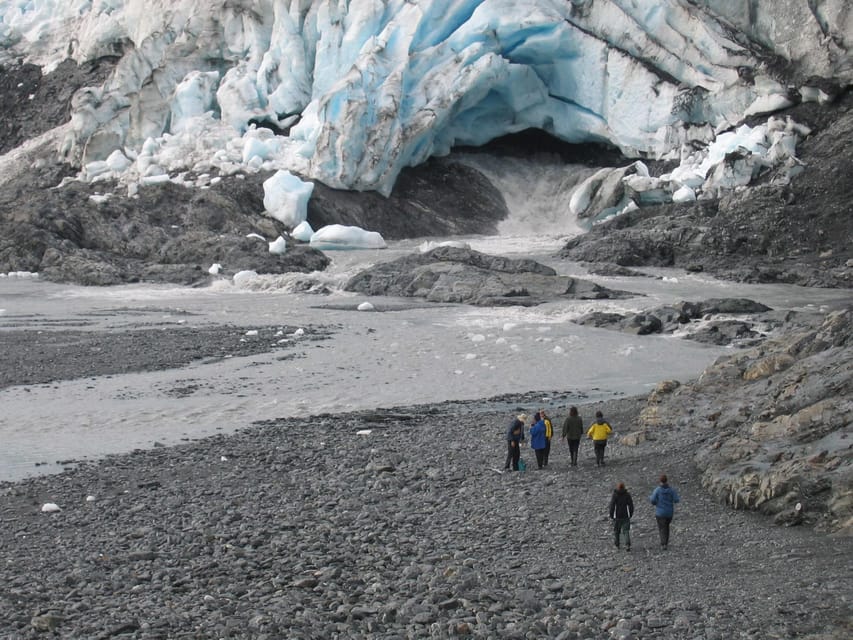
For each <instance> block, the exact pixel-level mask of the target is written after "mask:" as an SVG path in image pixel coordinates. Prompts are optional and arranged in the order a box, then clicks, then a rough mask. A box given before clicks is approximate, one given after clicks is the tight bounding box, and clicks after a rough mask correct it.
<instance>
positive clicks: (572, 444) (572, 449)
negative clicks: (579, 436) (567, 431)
mask: <svg viewBox="0 0 853 640" xmlns="http://www.w3.org/2000/svg"><path fill="white" fill-rule="evenodd" d="M567 442H568V443H569V455H570V456H571V457H572V465H577V463H578V449H580V446H581V441H580V440H568V439H567Z"/></svg>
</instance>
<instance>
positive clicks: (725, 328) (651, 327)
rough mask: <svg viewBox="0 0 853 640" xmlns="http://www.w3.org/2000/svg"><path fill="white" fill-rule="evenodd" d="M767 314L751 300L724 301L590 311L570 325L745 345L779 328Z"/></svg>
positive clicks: (777, 319) (766, 309) (778, 321)
mask: <svg viewBox="0 0 853 640" xmlns="http://www.w3.org/2000/svg"><path fill="white" fill-rule="evenodd" d="M770 311H772V310H771V309H770V307H768V306H766V305H763V304H761V303H760V302H755V301H753V300H747V299H743V298H724V299H711V300H704V301H701V302H679V303H677V304H674V305H667V306H663V307H656V308H654V309H650V310H648V311H643V312H641V313H633V314H621V313H608V312H604V311H594V312H592V313H588V314H586V315H583V316H581V317H580V318H577V319H575V320H574V322H575V323H577V324H580V325H591V326H594V327H604V328H608V329H616V330H617V331H622V332H624V333H633V334H636V335H640V336H645V335H649V334H673V333H675V332H677V331H678V332H682V333H683V334H684V337H685V338H688V339H690V340H695V341H697V342H704V343H711V344H717V345H724V344H737V345H738V346H748V345H749V344H750V343H755V342H759V341H761V340H763V339H764V337H765V336H766V333H767V331H768V330H770V329H772V328H776V327H779V326H782V324H783V322H784V317H781V318H780V317H771V316H768V314H767V312H770ZM719 316H722V317H719ZM731 316H735V317H734V318H732V317H731Z"/></svg>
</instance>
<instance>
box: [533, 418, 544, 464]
mask: <svg viewBox="0 0 853 640" xmlns="http://www.w3.org/2000/svg"><path fill="white" fill-rule="evenodd" d="M546 433H547V427H546V426H545V418H543V417H542V414H540V413H537V414H536V415H534V416H533V426H532V427H530V446H531V447H532V448H533V453H535V454H536V466H537V467H539V468H540V469H544V468H545V451H546V450H547V448H548V437H547V435H546Z"/></svg>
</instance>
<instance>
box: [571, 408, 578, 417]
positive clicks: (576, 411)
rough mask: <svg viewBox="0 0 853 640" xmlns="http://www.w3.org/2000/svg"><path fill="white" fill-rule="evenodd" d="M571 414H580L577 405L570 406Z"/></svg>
mask: <svg viewBox="0 0 853 640" xmlns="http://www.w3.org/2000/svg"><path fill="white" fill-rule="evenodd" d="M569 415H570V416H576V415H578V408H577V407H569Z"/></svg>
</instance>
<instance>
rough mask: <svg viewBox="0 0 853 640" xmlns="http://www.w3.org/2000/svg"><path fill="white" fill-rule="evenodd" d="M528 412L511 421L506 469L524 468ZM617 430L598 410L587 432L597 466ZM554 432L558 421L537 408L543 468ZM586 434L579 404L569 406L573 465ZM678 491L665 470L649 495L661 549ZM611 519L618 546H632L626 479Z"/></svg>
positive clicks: (533, 438)
mask: <svg viewBox="0 0 853 640" xmlns="http://www.w3.org/2000/svg"><path fill="white" fill-rule="evenodd" d="M526 423H527V414H524V413H522V414H519V415H517V416H516V417H515V418H513V420H512V421H511V422H510V425H509V428H508V429H507V432H506V441H507V453H506V462H505V464H504V470H505V471H509V470H510V469H512V470H513V471H520V470H524V462H523V461H522V459H521V444H522V443H523V442H524V441H525V434H524V426H525V424H526ZM611 433H613V429H612V427H611V426H610V424H609V423H608V422H607V421H606V420H605V419H604V415H603V414H602V412H601V411H596V412H595V422H593V423H592V424H591V425H590V427H589V429H587V430H586V435H587V437H589V438H590V439H591V440H592V443H593V447H594V450H595V466H597V467H601V466H604V452H605V449H606V448H607V438H608V437H609V436H610V434H611ZM553 435H554V425H553V423H552V422H551V419H550V418H549V417H548V415H547V414H546V413H545V410H544V409H540V410H539V411H537V412H536V413H535V414H534V416H533V420H532V424H531V426H530V446H531V448H532V449H533V452H534V453H535V455H536V465H537V467H538V468H539V469H544V468H546V467H547V466H548V458H549V455H550V453H551V439H552V438H553ZM583 435H584V427H583V419H582V418H581V417H580V415H579V414H578V408H577V407H570V408H569V415H568V416H567V417H566V419H565V420H564V421H563V425H562V437H563V439H565V440H566V441H567V442H568V444H569V453H570V456H571V466H573V467H576V466H577V465H578V450H579V449H580V442H581V439H582V438H583ZM679 501H680V498H679V495H678V492H677V491H676V490H675V489H673V488H672V487H670V486H669V482H668V479H667V477H666V475H665V474H663V475H661V476H660V478H659V484H658V486H657V487H656V488H655V490H654V491H653V492H652V494H651V495H650V496H649V502H651V504H653V505H654V507H655V519H656V520H657V525H658V535H659V537H660V546H661V549H663V550H666V549H667V548H668V547H669V529H670V523H671V522H672V516H673V514H674V512H675V503H677V502H679ZM609 512H610V519H611V520H612V521H613V535H614V542H615V544H616V548H617V549H618V548H620V547H621V546H622V542H624V543H625V549H626V550H628V551H630V550H631V518H632V517H633V516H634V500H633V498H632V497H631V494H630V493H629V492H628V489H627V488H626V487H625V483H624V482H620V483H619V484H617V485H616V488H615V489H614V490H613V495H612V497H611V498H610V508H609Z"/></svg>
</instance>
